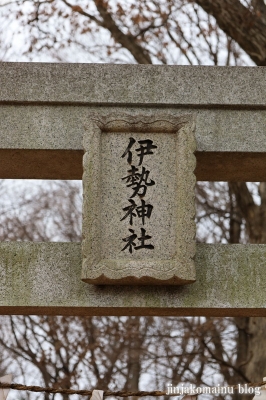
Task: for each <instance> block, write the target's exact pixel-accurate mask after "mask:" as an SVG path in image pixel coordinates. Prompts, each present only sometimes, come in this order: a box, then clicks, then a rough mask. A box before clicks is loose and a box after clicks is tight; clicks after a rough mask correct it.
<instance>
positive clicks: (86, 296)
mask: <svg viewBox="0 0 266 400" xmlns="http://www.w3.org/2000/svg"><path fill="white" fill-rule="evenodd" d="M0 255H1V257H0V281H1V285H0V313H1V314H38V315H41V314H47V315H99V316H100V315H158V316H165V315H173V316H178V315H206V316H207V315H210V316H235V315H237V316H264V317H265V316H266V291H265V287H266V274H265V264H266V245H240V244H237V245H216V244H215V245H214V244H198V245H197V254H196V273H197V281H196V282H195V283H193V284H191V285H187V286H182V287H169V286H167V287H163V286H162V287H147V286H143V287H139V286H138V287H136V286H134V287H133V286H132V287H131V286H105V287H104V286H93V285H89V284H86V283H83V282H82V281H81V279H80V275H81V248H80V244H79V243H30V242H24V243H23V242H2V243H0Z"/></svg>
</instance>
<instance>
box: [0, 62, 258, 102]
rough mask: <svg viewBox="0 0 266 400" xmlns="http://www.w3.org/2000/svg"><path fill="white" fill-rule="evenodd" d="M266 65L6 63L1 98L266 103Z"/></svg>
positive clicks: (1, 69)
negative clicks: (265, 66)
mask: <svg viewBox="0 0 266 400" xmlns="http://www.w3.org/2000/svg"><path fill="white" fill-rule="evenodd" d="M265 77H266V70H265V68H264V67H210V66H209V67H206V66H204V67H200V66H194V67H192V66H191V67H190V66H166V65H163V66H159V65H113V64H111V65H110V64H61V63H60V64H46V63H45V64H44V63H1V64H0V101H2V102H37V103H39V102H57V103H90V104H100V105H101V106H102V105H104V104H107V103H108V104H111V105H115V104H120V105H121V104H125V103H126V104H139V105H143V104H147V105H148V104H149V105H153V104H161V105H164V104H165V105H170V104H180V105H198V104H201V105H206V106H208V107H210V106H214V105H232V106H235V105H241V106H244V107H245V106H247V105H248V106H254V107H256V106H261V105H263V106H265V104H266V103H265V102H266V100H265V96H264V94H265V92H266V79H265Z"/></svg>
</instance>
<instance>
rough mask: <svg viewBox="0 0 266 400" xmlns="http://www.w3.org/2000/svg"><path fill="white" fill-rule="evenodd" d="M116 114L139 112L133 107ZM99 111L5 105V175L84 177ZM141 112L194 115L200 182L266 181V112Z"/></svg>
mask: <svg viewBox="0 0 266 400" xmlns="http://www.w3.org/2000/svg"><path fill="white" fill-rule="evenodd" d="M116 110H120V111H121V112H130V113H133V114H135V115H137V113H138V112H139V109H138V108H135V109H134V108H130V107H123V108H122V107H121V108H116ZM94 111H95V112H96V111H97V108H96V107H91V106H89V107H88V106H70V105H65V106H56V105H49V106H48V105H27V106H26V107H25V105H16V106H15V105H12V106H11V105H1V107H0V159H1V161H2V162H1V163H0V177H1V178H32V179H38V178H40V179H82V156H83V146H82V136H83V133H84V131H85V129H86V123H87V121H88V115H89V113H91V112H94ZM101 112H103V113H106V114H108V113H109V112H110V108H108V107H101ZM141 112H142V113H143V114H144V115H147V116H149V115H151V114H152V113H156V115H157V116H158V117H160V116H162V115H165V114H166V115H169V117H170V118H172V117H174V116H178V115H184V114H187V113H188V114H189V115H193V116H195V118H196V130H195V136H196V141H197V152H196V158H197V168H196V170H195V174H196V178H197V180H214V181H215V180H216V181H217V180H225V181H229V180H234V181H244V180H247V181H255V182H258V181H261V182H264V181H266V140H265V136H266V110H236V109H233V110H230V109H209V110H204V109H199V108H198V109H197V108H194V109H192V108H188V109H186V108H184V107H179V106H178V105H177V106H176V108H173V107H172V108H169V109H168V108H167V109H166V108H159V107H153V108H151V109H149V108H144V107H143V108H142V109H141ZM263 152H264V153H263ZM240 165H241V168H240Z"/></svg>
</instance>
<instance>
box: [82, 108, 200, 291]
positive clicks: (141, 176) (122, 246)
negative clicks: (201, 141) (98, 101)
mask: <svg viewBox="0 0 266 400" xmlns="http://www.w3.org/2000/svg"><path fill="white" fill-rule="evenodd" d="M194 130H195V123H194V119H193V117H192V116H177V117H173V116H171V117H169V115H165V116H163V115H162V114H160V117H157V116H156V115H153V116H149V117H148V116H145V115H141V114H140V115H138V116H137V117H136V116H135V115H134V116H133V115H130V114H129V113H118V112H117V111H116V110H114V112H113V113H110V114H108V115H103V114H101V113H95V114H92V115H91V116H90V118H89V123H88V125H87V131H86V133H85V135H84V150H85V154H84V160H83V167H84V174H83V190H84V192H83V193H84V195H83V196H84V198H83V243H82V252H83V266H82V279H83V281H85V282H88V283H94V284H103V285H106V284H135V285H145V284H149V285H158V284H168V285H183V284H187V283H192V282H194V281H195V267H194V256H195V250H196V247H195V240H194V238H195V223H194V215H195V202H194V185H195V180H196V179H195V176H194V169H195V156H194V154H193V153H194V152H195V150H196V142H195V138H194Z"/></svg>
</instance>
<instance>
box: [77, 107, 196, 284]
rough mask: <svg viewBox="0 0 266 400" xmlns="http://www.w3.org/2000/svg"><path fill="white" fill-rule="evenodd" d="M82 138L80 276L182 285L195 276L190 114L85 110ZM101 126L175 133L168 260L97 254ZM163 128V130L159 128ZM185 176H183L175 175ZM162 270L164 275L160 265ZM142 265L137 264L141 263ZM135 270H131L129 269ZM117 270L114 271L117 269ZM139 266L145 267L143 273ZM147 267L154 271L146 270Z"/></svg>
mask: <svg viewBox="0 0 266 400" xmlns="http://www.w3.org/2000/svg"><path fill="white" fill-rule="evenodd" d="M86 130H87V132H86V133H85V135H84V138H83V146H84V151H85V154H84V157H83V171H84V172H83V190H84V195H83V241H82V255H83V261H82V280H83V281H84V282H87V283H92V284H97V285H108V284H109V285H115V284H118V285H121V284H124V285H132V284H134V285H147V284H148V285H159V284H160V285H184V284H188V283H193V282H195V280H196V276H195V266H194V257H195V252H196V243H195V232H196V226H195V221H194V217H195V195H194V187H195V182H196V178H195V175H194V169H195V167H196V158H195V156H194V152H195V150H196V140H195V136H194V132H195V117H194V116H191V115H185V116H178V117H172V116H171V117H170V116H169V115H165V117H164V116H162V115H160V118H158V117H156V115H152V116H147V115H143V114H138V115H137V116H136V115H135V114H134V115H133V114H130V113H118V112H117V111H114V112H113V113H109V114H107V115H104V114H101V113H99V112H97V113H93V114H91V115H90V116H89V120H88V123H87V124H86ZM102 132H104V133H108V132H144V133H152V132H154V133H155V132H156V133H160V132H165V133H175V134H177V135H178V139H177V152H178V153H179V154H178V157H177V160H181V162H179V163H178V162H177V165H176V170H177V179H178V180H179V182H182V185H178V188H177V199H178V204H179V207H177V215H176V218H177V236H176V243H177V245H176V253H175V257H174V258H172V259H169V260H152V262H151V261H149V260H146V261H139V260H134V261H132V259H130V260H129V259H126V258H125V259H102V258H101V243H100V240H101V206H100V203H101V134H102ZM162 134H163V133H162ZM182 176H185V177H186V179H185V180H184V179H183V180H182V179H180V178H179V177H182ZM162 265H163V270H164V279H162V276H161V272H160V270H161V269H162ZM140 267H141V268H140ZM131 270H134V276H133V275H132V274H131ZM116 271H117V273H116ZM143 271H145V272H146V273H145V272H144V273H143ZM149 271H151V273H152V276H150V275H149Z"/></svg>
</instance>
